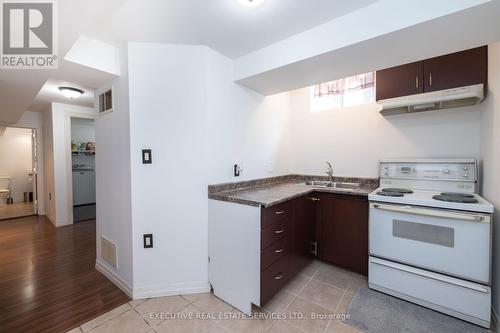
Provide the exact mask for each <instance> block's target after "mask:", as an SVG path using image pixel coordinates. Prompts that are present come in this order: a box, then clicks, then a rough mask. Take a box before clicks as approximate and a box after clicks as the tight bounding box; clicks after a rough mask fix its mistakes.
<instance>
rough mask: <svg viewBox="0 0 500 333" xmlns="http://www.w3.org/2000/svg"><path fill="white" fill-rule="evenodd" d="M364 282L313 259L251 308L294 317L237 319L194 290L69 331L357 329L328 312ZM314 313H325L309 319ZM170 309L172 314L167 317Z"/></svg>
mask: <svg viewBox="0 0 500 333" xmlns="http://www.w3.org/2000/svg"><path fill="white" fill-rule="evenodd" d="M363 286H367V280H366V277H364V276H361V275H358V274H355V273H352V272H348V271H346V270H343V269H340V268H337V267H334V266H330V265H327V264H324V263H321V262H319V261H315V262H313V263H311V264H310V265H309V266H308V267H306V268H305V269H304V270H303V271H302V273H301V274H300V275H299V276H297V277H296V278H295V279H294V280H293V281H291V282H290V283H289V284H288V285H287V286H286V287H285V288H284V290H282V291H281V292H279V293H278V294H277V295H276V296H275V297H274V298H273V299H272V300H271V301H270V302H269V304H267V305H266V306H265V307H264V308H263V309H259V308H255V309H254V313H255V314H259V315H261V316H262V317H264V315H265V314H269V313H285V314H286V313H294V314H295V315H296V318H287V319H281V318H260V319H249V318H240V317H239V316H241V313H240V312H239V311H238V310H236V309H234V308H233V307H232V306H230V305H228V304H226V303H224V302H223V301H221V300H220V299H218V298H217V297H215V296H213V295H212V294H196V295H185V296H171V297H162V298H155V299H148V300H134V301H131V302H129V303H128V304H125V305H122V306H120V307H118V308H116V309H114V310H112V311H110V312H108V313H106V314H104V315H102V316H100V317H98V318H96V319H94V320H91V321H89V322H87V323H85V324H84V325H82V326H81V327H79V328H76V329H74V330H72V331H70V332H71V333H75V332H79V333H81V332H91V333H101V332H106V333H114V332H117V333H127V332H133V333H136V332H146V333H154V332H156V333H167V332H168V333H170V332H176V333H177V332H179V333H181V332H189V333H191V332H197V333H198V332H207V333H209V332H224V333H227V332H235V333H240V332H241V333H245V332H252V333H253V332H270V333H271V332H272V333H280V332H283V333H294V332H297V333H300V332H302V333H303V332H307V333H309V332H311V333H316V332H325V333H359V331H358V330H356V329H354V328H352V327H350V326H348V325H346V324H344V323H343V322H342V320H341V319H340V318H339V319H337V318H335V317H334V318H333V319H332V318H331V316H332V314H338V315H342V314H345V312H346V310H347V307H348V306H349V303H350V302H351V299H352V297H353V296H354V294H355V293H356V291H357V290H358V289H359V288H360V287H363ZM312 313H314V314H322V315H324V316H325V317H326V318H310V317H311V314H312ZM168 314H176V315H175V318H171V317H168V318H167V317H166V316H165V315H168ZM220 314H222V317H221V316H220Z"/></svg>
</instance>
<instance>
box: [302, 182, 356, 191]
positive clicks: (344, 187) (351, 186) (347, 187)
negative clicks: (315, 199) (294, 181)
mask: <svg viewBox="0 0 500 333" xmlns="http://www.w3.org/2000/svg"><path fill="white" fill-rule="evenodd" d="M302 185H306V186H311V187H316V188H331V189H335V190H340V191H356V190H357V189H359V188H360V187H361V184H360V183H346V182H328V181H317V180H314V181H308V182H305V183H302Z"/></svg>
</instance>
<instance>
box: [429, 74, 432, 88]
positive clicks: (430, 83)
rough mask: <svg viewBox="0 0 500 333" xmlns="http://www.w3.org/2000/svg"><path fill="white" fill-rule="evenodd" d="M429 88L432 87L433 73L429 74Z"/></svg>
mask: <svg viewBox="0 0 500 333" xmlns="http://www.w3.org/2000/svg"><path fill="white" fill-rule="evenodd" d="M429 87H432V72H430V73H429Z"/></svg>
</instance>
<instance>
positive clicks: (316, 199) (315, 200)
mask: <svg viewBox="0 0 500 333" xmlns="http://www.w3.org/2000/svg"><path fill="white" fill-rule="evenodd" d="M309 200H311V201H314V202H318V201H320V200H321V199H318V198H309Z"/></svg>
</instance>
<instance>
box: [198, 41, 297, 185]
mask: <svg viewBox="0 0 500 333" xmlns="http://www.w3.org/2000/svg"><path fill="white" fill-rule="evenodd" d="M233 66H234V62H233V60H231V59H229V58H226V57H224V56H222V55H220V54H219V53H217V52H215V51H213V50H211V49H207V66H206V87H207V88H206V89H207V94H206V96H207V97H206V106H207V118H206V123H207V131H208V140H207V153H208V156H209V159H208V161H207V164H206V167H207V169H208V183H209V184H214V183H221V182H230V181H241V180H247V179H255V178H263V177H273V176H279V175H284V174H287V173H289V172H290V158H291V156H290V154H291V146H290V119H291V118H290V94H289V93H288V92H286V93H281V94H277V95H272V96H267V97H264V96H262V95H260V94H258V93H256V92H254V91H252V90H250V89H248V88H245V87H243V86H241V85H239V84H237V83H234V82H233ZM234 164H238V165H239V166H240V167H241V168H242V169H243V171H242V173H241V176H240V177H238V178H236V177H234Z"/></svg>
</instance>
